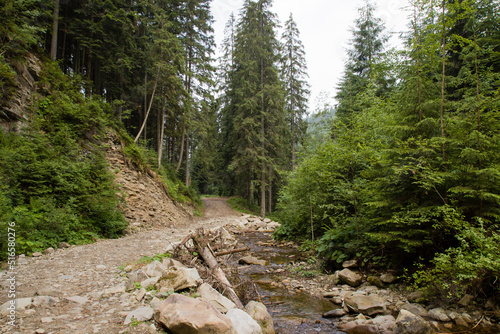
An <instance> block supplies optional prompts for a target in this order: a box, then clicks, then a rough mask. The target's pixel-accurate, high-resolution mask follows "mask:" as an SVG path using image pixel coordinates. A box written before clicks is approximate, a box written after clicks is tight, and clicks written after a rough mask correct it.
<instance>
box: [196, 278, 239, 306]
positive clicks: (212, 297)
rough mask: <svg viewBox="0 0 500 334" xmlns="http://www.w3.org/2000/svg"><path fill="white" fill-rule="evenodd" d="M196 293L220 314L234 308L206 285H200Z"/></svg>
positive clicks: (231, 303) (228, 301) (227, 300)
mask: <svg viewBox="0 0 500 334" xmlns="http://www.w3.org/2000/svg"><path fill="white" fill-rule="evenodd" d="M198 293H199V294H200V296H201V300H203V301H206V302H209V303H210V304H212V306H214V307H215V308H216V309H217V311H219V312H220V313H227V311H229V310H231V309H233V308H236V304H234V303H233V302H232V301H230V300H229V299H228V298H226V297H225V296H223V295H222V294H220V293H219V292H218V291H217V290H215V289H214V288H212V287H211V286H210V285H209V284H207V283H203V284H202V285H200V287H199V288H198Z"/></svg>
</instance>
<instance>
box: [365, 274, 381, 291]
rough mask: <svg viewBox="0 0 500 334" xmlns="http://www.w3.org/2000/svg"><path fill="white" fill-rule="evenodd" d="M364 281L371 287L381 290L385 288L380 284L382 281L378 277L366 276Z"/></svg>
mask: <svg viewBox="0 0 500 334" xmlns="http://www.w3.org/2000/svg"><path fill="white" fill-rule="evenodd" d="M366 281H367V282H368V283H370V284H371V285H374V286H376V287H378V288H381V289H384V288H385V284H384V282H382V280H381V279H380V277H378V276H368V277H367V278H366Z"/></svg>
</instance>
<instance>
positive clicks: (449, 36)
mask: <svg viewBox="0 0 500 334" xmlns="http://www.w3.org/2000/svg"><path fill="white" fill-rule="evenodd" d="M1 4H2V5H1V6H0V14H1V15H2V20H3V24H2V25H1V27H0V92H1V96H0V119H1V120H2V121H4V122H12V121H15V120H16V119H15V117H14V116H13V115H11V114H9V112H8V110H7V109H6V108H5V106H6V104H7V102H8V101H9V99H11V98H12V97H13V96H14V95H15V93H16V89H18V87H17V85H16V81H15V77H16V73H17V72H16V70H17V69H18V68H19V66H20V65H19V64H22V63H23V62H24V61H25V59H26V57H27V56H28V55H29V54H34V55H36V56H37V57H39V58H40V59H41V60H42V64H43V69H42V74H41V75H40V78H39V84H38V88H37V98H36V99H34V100H33V101H32V103H31V104H30V106H28V110H29V112H30V117H29V121H28V122H27V123H28V124H27V125H26V126H24V127H20V128H16V129H10V130H5V129H4V130H0V155H1V157H2V158H1V159H0V181H1V182H0V221H1V225H2V231H1V232H0V234H1V237H2V240H6V238H5V236H4V234H5V233H6V232H5V231H6V228H4V227H5V226H7V225H6V224H7V222H11V221H14V222H16V224H17V226H18V239H17V242H18V244H19V245H20V247H19V251H20V252H28V253H29V252H33V251H36V250H41V249H43V247H47V246H50V245H53V244H56V243H57V242H60V241H70V242H72V243H82V242H88V241H90V240H93V239H95V238H99V237H116V236H119V235H120V234H121V233H122V232H123V230H124V228H125V227H126V221H125V218H124V216H123V214H122V213H121V212H120V205H121V203H122V201H123V198H121V197H120V196H119V194H117V191H116V189H115V188H114V185H113V180H112V177H111V175H110V173H109V171H108V169H107V164H106V161H105V159H104V156H103V153H102V149H101V148H100V146H99V144H98V140H97V139H95V138H98V139H99V138H100V139H101V140H102V139H103V138H105V137H106V131H108V130H107V129H109V128H112V129H114V130H115V131H116V132H118V133H119V134H120V136H122V138H123V140H124V142H126V143H127V147H126V149H125V151H126V154H128V155H129V156H130V157H131V158H133V159H135V161H137V162H138V164H139V165H140V164H143V165H147V166H148V168H153V169H155V170H157V171H158V172H159V173H160V175H162V177H164V179H165V182H167V184H169V185H170V189H171V191H172V192H177V193H178V196H179V197H178V198H182V199H183V200H187V201H193V202H196V201H198V200H199V195H198V194H207V195H208V194H211V195H222V196H234V197H236V201H238V202H240V203H242V204H244V205H245V206H247V207H248V208H249V209H251V210H253V211H254V212H256V213H257V214H259V215H261V216H265V215H273V218H275V219H277V220H279V221H280V222H281V223H282V226H281V228H280V229H279V230H278V231H276V232H275V235H274V237H275V238H280V239H291V240H298V241H300V242H302V243H303V245H304V248H307V249H310V250H312V251H313V252H315V254H317V257H318V258H320V259H321V260H322V261H324V263H325V268H327V269H328V268H330V269H331V268H335V267H337V266H339V265H341V263H342V262H343V261H345V260H349V259H357V260H359V262H360V263H361V264H362V266H363V267H364V268H366V270H370V269H372V268H395V269H398V270H400V272H399V274H400V275H402V276H404V277H406V278H407V279H408V280H409V281H410V282H413V283H415V284H418V285H423V286H428V287H429V288H432V289H433V290H432V291H433V293H434V292H437V293H438V294H440V295H442V296H443V297H444V298H451V299H452V300H453V299H456V298H460V297H461V296H463V294H464V293H470V294H474V295H477V296H482V297H490V296H496V297H498V296H499V294H498V292H499V290H500V282H499V280H498V278H499V277H498V273H499V272H500V261H499V260H498V259H500V247H499V246H498V245H499V244H500V138H499V134H500V131H499V130H500V123H499V119H498V118H499V117H498V111H499V107H500V15H499V14H500V13H499V11H500V6H498V2H497V1H495V0H477V1H472V0H443V1H435V0H411V1H410V5H409V6H408V7H407V8H406V13H407V14H408V15H409V22H410V24H409V26H408V28H407V31H406V32H405V33H404V35H403V36H402V39H403V42H404V44H403V45H402V46H401V47H400V48H397V49H395V48H392V49H391V48H389V47H388V44H387V41H388V34H387V31H386V29H385V27H384V23H383V21H382V20H381V19H380V18H378V17H377V16H376V15H375V14H376V7H375V4H374V3H373V2H370V1H365V2H364V4H363V5H362V6H361V7H360V8H359V10H358V17H357V19H356V21H355V22H353V26H352V27H351V32H352V38H351V41H350V46H349V49H348V50H347V55H346V56H347V61H346V62H345V69H344V73H343V77H342V80H341V82H340V85H339V86H338V87H336V94H335V102H334V103H333V105H325V106H323V107H322V108H321V109H322V110H321V111H320V112H319V113H316V114H314V115H310V112H309V102H308V99H309V89H310V87H309V84H308V76H307V64H306V60H305V59H306V58H305V53H306V51H307V50H305V49H304V45H303V43H302V41H301V39H300V31H299V27H298V26H297V24H296V22H295V21H294V19H293V15H292V14H290V17H289V19H288V20H287V21H286V22H283V23H281V22H279V21H278V19H277V16H276V14H274V13H273V11H272V5H273V1H272V0H256V1H251V0H245V1H244V4H243V7H242V8H241V10H240V12H239V13H237V14H233V15H232V16H231V18H230V20H229V21H228V22H227V24H226V29H225V38H224V41H223V43H222V45H220V46H216V45H215V43H214V35H213V34H214V33H213V27H212V24H213V18H212V15H211V12H210V5H211V1H210V0H156V1H153V0H136V1H129V0H115V1H110V0H78V1H68V0H1ZM217 47H219V48H221V50H222V56H221V57H220V59H215V54H216V48H217ZM331 61H341V60H338V59H332V60H331ZM325 66H326V65H325ZM333 82H334V78H332V85H333ZM332 89H333V87H332ZM89 134H91V135H90V136H91V137H92V136H93V137H94V140H90V143H89V140H88V138H89ZM85 138H87V140H85ZM2 242H3V241H2ZM5 254H6V245H5V243H2V258H4V257H5ZM401 268H404V270H402V269H401Z"/></svg>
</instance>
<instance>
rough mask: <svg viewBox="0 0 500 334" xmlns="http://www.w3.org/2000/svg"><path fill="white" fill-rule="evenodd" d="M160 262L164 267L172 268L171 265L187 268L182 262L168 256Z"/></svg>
mask: <svg viewBox="0 0 500 334" xmlns="http://www.w3.org/2000/svg"><path fill="white" fill-rule="evenodd" d="M161 264H162V265H163V266H164V267H165V269H168V268H172V267H177V268H187V267H186V266H185V265H184V264H183V263H182V262H179V261H177V260H174V259H170V258H168V259H163V261H162V263H161Z"/></svg>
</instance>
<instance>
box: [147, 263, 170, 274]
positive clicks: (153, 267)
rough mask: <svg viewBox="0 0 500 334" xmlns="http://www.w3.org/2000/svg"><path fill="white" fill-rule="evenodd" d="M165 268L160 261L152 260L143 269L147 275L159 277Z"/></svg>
mask: <svg viewBox="0 0 500 334" xmlns="http://www.w3.org/2000/svg"><path fill="white" fill-rule="evenodd" d="M165 269H166V268H165V266H164V265H163V264H162V263H161V262H160V261H153V262H151V263H150V264H148V265H147V266H146V268H145V269H144V271H145V272H146V275H148V276H149V277H160V276H161V274H162V273H163V271H164V270H165Z"/></svg>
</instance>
